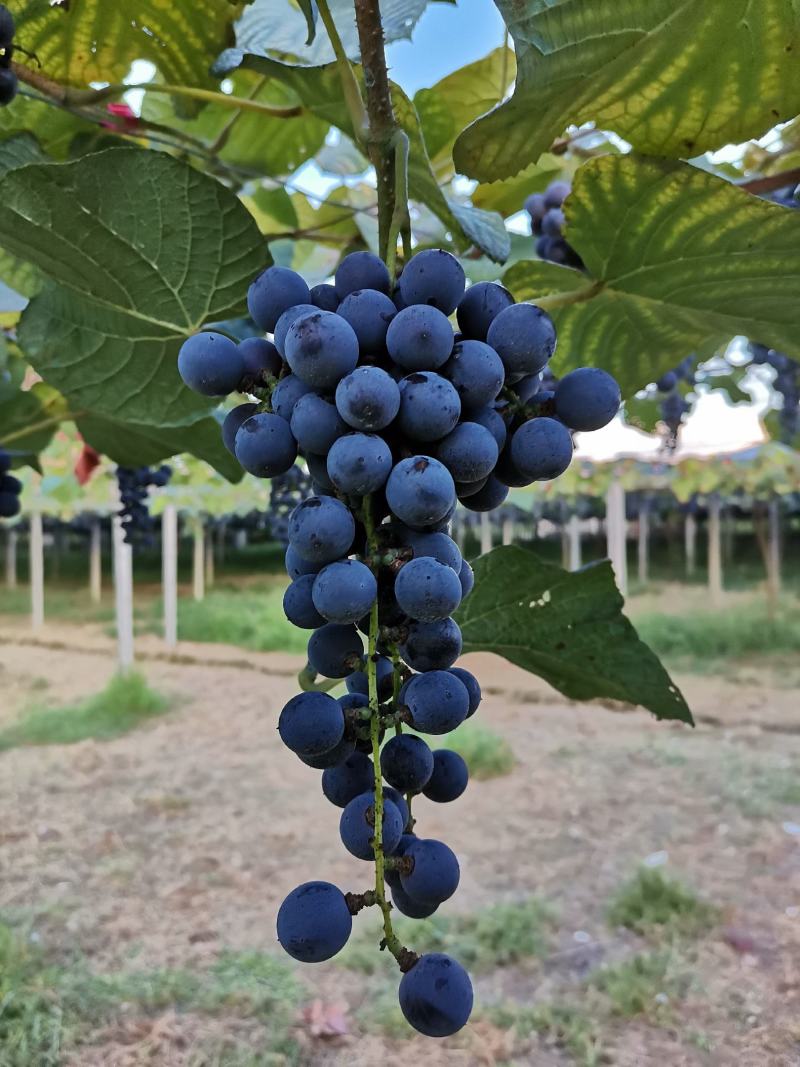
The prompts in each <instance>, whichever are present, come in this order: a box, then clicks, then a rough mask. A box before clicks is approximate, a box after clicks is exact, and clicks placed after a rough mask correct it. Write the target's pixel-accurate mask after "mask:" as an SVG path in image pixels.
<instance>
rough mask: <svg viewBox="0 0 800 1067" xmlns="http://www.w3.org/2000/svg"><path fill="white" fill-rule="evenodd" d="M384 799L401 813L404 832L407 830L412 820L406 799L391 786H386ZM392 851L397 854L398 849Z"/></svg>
mask: <svg viewBox="0 0 800 1067" xmlns="http://www.w3.org/2000/svg"><path fill="white" fill-rule="evenodd" d="M383 798H384V800H390V801H391V802H392V804H394V806H395V807H396V808H397V810H398V811H399V812H400V818H401V819H402V821H403V830H405V828H406V826H407V825H408V820H409V818H410V812H409V810H408V804H407V803H406V798H405V797H404V796H403V794H402V793H401V792H399V791H398V790H397V789H392V787H391V786H390V785H386V786H384V787H383ZM392 851H393V852H395V853H396V852H397V849H393V850H392ZM387 855H388V853H387Z"/></svg>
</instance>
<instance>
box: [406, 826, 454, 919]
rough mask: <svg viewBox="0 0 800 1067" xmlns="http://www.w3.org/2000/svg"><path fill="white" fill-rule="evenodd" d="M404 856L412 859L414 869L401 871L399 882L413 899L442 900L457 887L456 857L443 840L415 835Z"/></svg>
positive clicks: (435, 902)
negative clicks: (407, 872) (416, 837)
mask: <svg viewBox="0 0 800 1067" xmlns="http://www.w3.org/2000/svg"><path fill="white" fill-rule="evenodd" d="M405 856H406V859H410V860H411V861H412V862H413V869H412V870H411V872H410V873H409V874H406V873H405V872H401V874H400V885H401V886H402V887H403V889H404V890H405V892H406V893H408V895H409V896H410V897H411V898H412V899H413V900H418V901H420V903H422V904H441V903H443V902H444V901H445V900H449V898H450V897H451V896H452V895H453V893H455V891H456V889H458V883H459V880H460V878H461V870H460V868H459V866H458V860H457V859H456V856H455V853H454V852H453V850H452V849H451V848H448V846H447V845H445V844H444V843H443V842H441V841H433V840H430V839H427V840H426V839H420V838H418V839H417V840H416V841H414V842H412V844H411V845H410V846H409V847H408V848H407V849H406V853H405Z"/></svg>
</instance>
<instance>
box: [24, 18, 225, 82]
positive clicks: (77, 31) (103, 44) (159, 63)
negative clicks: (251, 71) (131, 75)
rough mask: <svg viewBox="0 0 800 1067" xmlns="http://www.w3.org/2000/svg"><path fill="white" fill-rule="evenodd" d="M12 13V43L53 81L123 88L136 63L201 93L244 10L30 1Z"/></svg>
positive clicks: (169, 80) (209, 80)
mask: <svg viewBox="0 0 800 1067" xmlns="http://www.w3.org/2000/svg"><path fill="white" fill-rule="evenodd" d="M16 8H21V10H16V9H15V11H14V16H15V18H16V22H17V35H16V41H17V43H19V44H20V45H23V46H24V47H25V48H27V49H28V51H29V52H32V53H35V54H36V57H37V59H38V60H39V63H40V65H41V66H42V67H43V69H44V70H46V71H47V73H48V75H49V76H50V77H51V78H54V79H55V80H56V81H59V82H63V83H66V84H68V85H75V86H86V85H88V83H89V82H120V81H122V79H123V78H124V77H125V76H126V75H127V74H128V72H129V70H130V66H131V63H133V61H134V60H136V59H147V60H149V61H150V62H151V63H154V64H155V66H156V67H157V68H158V70H159V71H160V72H161V74H162V75H163V77H164V80H165V81H167V82H174V83H178V84H180V85H205V84H210V83H211V80H212V79H211V78H210V77H209V67H210V66H211V63H212V62H213V60H214V58H215V57H216V56H217V55H218V53H219V51H220V49H222V48H224V47H225V45H226V44H227V43H229V37H230V36H232V31H231V23H232V22H233V20H234V19H235V18H236V17H237V15H238V14H240V13H241V12H242V11H243V10H244V4H243V3H239V2H233V0H206V3H204V4H203V10H202V12H199V11H198V5H197V3H196V2H195V0H76V2H74V3H72V4H58V5H55V6H54V5H53V4H52V3H51V0H28V3H26V4H24V5H16Z"/></svg>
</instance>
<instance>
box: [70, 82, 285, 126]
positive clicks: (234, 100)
mask: <svg viewBox="0 0 800 1067" xmlns="http://www.w3.org/2000/svg"><path fill="white" fill-rule="evenodd" d="M132 89H141V90H143V91H144V92H146V93H168V94H169V95H170V96H184V97H186V98H187V99H189V100H201V101H203V103H206V104H219V105H220V106H221V107H232V108H235V109H236V110H237V111H257V112H258V113H259V114H260V115H270V116H271V117H272V118H274V119H290V118H294V117H295V116H296V115H302V113H303V108H302V107H299V106H297V105H295V106H292V107H275V106H273V105H271V104H261V103H259V101H258V100H251V99H249V97H245V96H234V95H233V94H232V93H217V92H214V90H213V89H198V88H196V87H195V86H192V85H162V84H160V83H159V82H143V83H142V84H141V85H125V84H122V85H109V86H106V88H104V89H98V90H97V92H96V93H90V94H83V93H81V95H80V96H78V95H77V94H75V95H73V94H72V93H71V91H69V90H68V95H67V100H68V101H69V100H72V101H73V102H74V103H93V102H96V101H98V100H105V99H106V98H107V97H110V96H121V95H122V94H123V93H128V92H130V91H131V90H132Z"/></svg>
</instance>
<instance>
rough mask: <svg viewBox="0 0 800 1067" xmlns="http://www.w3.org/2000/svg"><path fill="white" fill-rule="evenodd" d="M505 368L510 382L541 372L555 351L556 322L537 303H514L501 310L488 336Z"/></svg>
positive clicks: (487, 338)
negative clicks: (554, 323)
mask: <svg viewBox="0 0 800 1067" xmlns="http://www.w3.org/2000/svg"><path fill="white" fill-rule="evenodd" d="M486 340H487V341H488V343H489V345H490V346H491V347H492V348H493V349H494V350H495V351H496V352H497V354H498V355H499V356H500V359H502V361H503V366H504V367H505V368H506V379H507V381H509V382H510V383H513V381H518V380H519V379H520V378H524V377H525V376H526V375H527V374H536V372H537V371H540V370H541V369H542V368H543V367H544V366H545V364H546V363H547V361H548V360H549V359H550V357H551V356H552V355H553V352H554V351H555V348H556V328H555V326H554V325H553V320H552V319H551V318H550V316H549V315H548V314H547V312H545V311H542V309H541V308H538V307H536V305H535V304H512V306H511V307H508V308H506V309H505V311H501V312H500V314H499V315H498V316H497V318H496V319H495V320H494V322H493V323H492V325H491V326H490V327H489V333H488V334H487V336H486Z"/></svg>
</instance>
